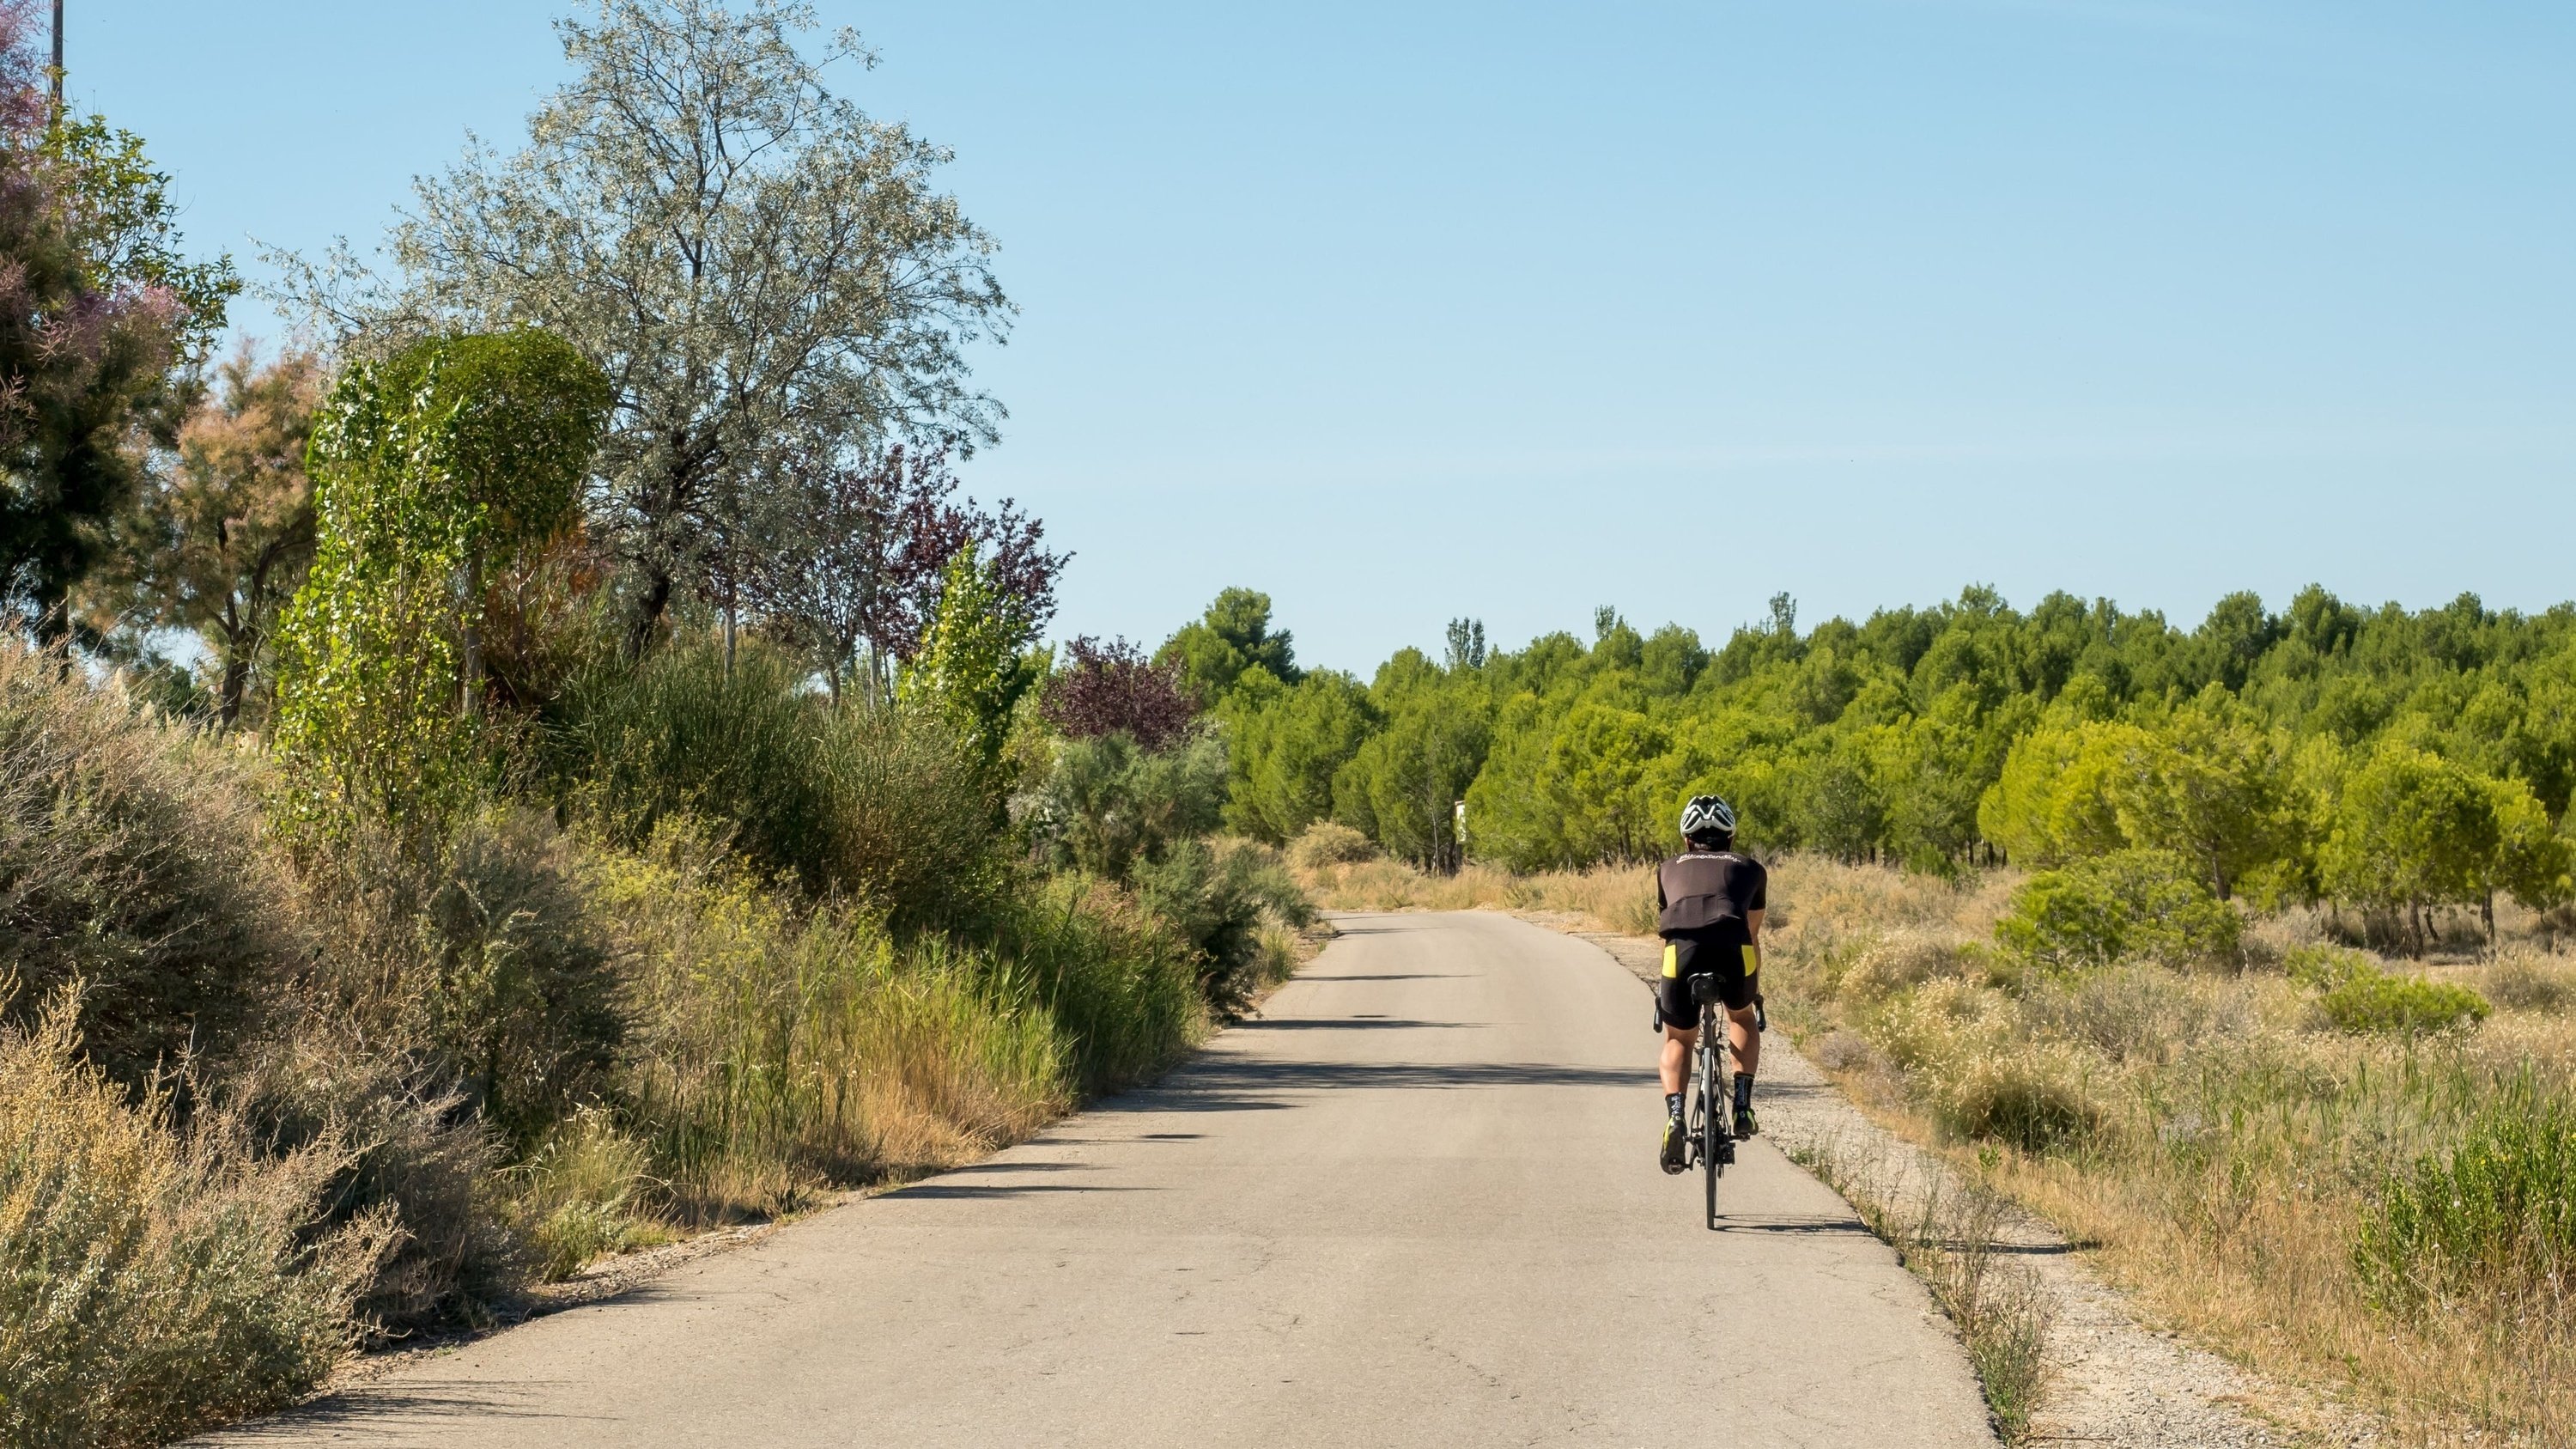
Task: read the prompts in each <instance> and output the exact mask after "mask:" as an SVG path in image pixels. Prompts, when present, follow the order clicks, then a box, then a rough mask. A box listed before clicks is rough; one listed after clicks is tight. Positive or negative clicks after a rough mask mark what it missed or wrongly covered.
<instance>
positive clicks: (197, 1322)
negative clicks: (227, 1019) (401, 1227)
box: [0, 993, 393, 1449]
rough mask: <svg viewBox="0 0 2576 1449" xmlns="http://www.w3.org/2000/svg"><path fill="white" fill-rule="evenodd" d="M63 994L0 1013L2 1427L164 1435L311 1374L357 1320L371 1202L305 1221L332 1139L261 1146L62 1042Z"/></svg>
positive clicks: (313, 1378)
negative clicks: (358, 1213)
mask: <svg viewBox="0 0 2576 1449" xmlns="http://www.w3.org/2000/svg"><path fill="white" fill-rule="evenodd" d="M73 1008H74V998H73V997H72V996H71V995H70V994H69V993H64V994H62V995H59V996H57V997H56V998H55V1001H54V1004H53V1005H52V1006H50V1007H49V1008H47V1009H46V1010H45V1011H44V1012H43V1013H42V1015H41V1016H40V1017H39V1018H38V1019H37V1021H36V1022H35V1024H34V1025H33V1026H31V1027H28V1028H24V1029H21V1028H0V1142H5V1143H6V1144H8V1150H7V1151H6V1152H5V1153H0V1441H5V1442H6V1443H9V1444H12V1445H23V1446H30V1449H33V1446H54V1445H62V1446H72V1445H81V1446H90V1445H108V1446H116V1445H146V1444H159V1443H164V1442H167V1441H169V1440H171V1439H176V1438H180V1437H183V1436H184V1435H186V1434H188V1433H189V1432H191V1431H193V1430H196V1429H199V1428H204V1427H207V1426H209V1425H212V1424H216V1423H220V1422H222V1421H223V1420H225V1419H228V1418H232V1417H235V1416H238V1415H240V1414H244V1413H250V1412H255V1411H257V1410H259V1409H263V1408H266V1407H269V1406H271V1405H274V1404H276V1403H278V1402H280V1401H282V1400H285V1399H288V1398H292V1397H293V1396H295V1395H297V1394H300V1393H303V1392H305V1391H307V1390H309V1389H311V1388H312V1387H313V1386H314V1385H316V1384H318V1383H319V1382H321V1380H322V1377H323V1376H324V1375H325V1374H326V1373H328V1372H329V1371H330V1369H331V1367H332V1366H333V1365H334V1364H336V1363H338V1362H339V1359H340V1356H341V1355H342V1354H343V1353H345V1352H346V1351H347V1350H348V1348H349V1347H350V1345H351V1343H352V1342H353V1341H354V1339H355V1338H356V1336H357V1333H358V1325H357V1323H356V1322H355V1320H354V1317H353V1314H352V1312H351V1310H352V1308H353V1307H354V1306H355V1303H356V1300H357V1299H358V1297H359V1295H360V1294H361V1293H362V1292H363V1291H364V1289H365V1286H366V1284H367V1282H368V1280H369V1279H370V1277H371V1276H372V1274H373V1272H374V1270H375V1266H376V1263H377V1261H378V1260H379V1259H380V1258H381V1257H382V1256H383V1253H384V1250H385V1249H386V1248H387V1247H388V1246H389V1240H390V1238H391V1235H392V1232H393V1229H392V1225H391V1224H390V1223H389V1222H387V1221H385V1220H384V1219H383V1218H381V1217H378V1218H374V1219H370V1220H366V1221H362V1222H359V1223H356V1224H353V1225H351V1226H349V1227H347V1228H344V1229H342V1230H340V1231H338V1232H335V1233H331V1234H328V1235H324V1236H322V1237H321V1238H320V1239H319V1240H318V1241H314V1240H313V1239H312V1238H311V1237H310V1236H308V1232H307V1228H308V1225H309V1224H310V1223H311V1222H312V1221H313V1220H314V1217H315V1214H316V1211H317V1199H318V1198H319V1197H320V1196H321V1195H322V1193H323V1192H324V1190H325V1189H326V1187H327V1186H328V1185H329V1183H330V1182H331V1180H332V1178H333V1177H334V1176H335V1175H337V1173H338V1172H339V1171H340V1169H341V1168H342V1166H343V1165H344V1164H345V1162H346V1160H347V1156H348V1154H347V1152H346V1150H345V1148H344V1147H343V1146H342V1144H340V1143H338V1142H334V1141H324V1142H320V1143H317V1144H315V1145H313V1146H311V1147H308V1148H306V1149H305V1150H303V1151H301V1152H296V1153H290V1154H287V1155H284V1156H270V1157H265V1158H263V1157H261V1156H259V1155H258V1154H256V1153H255V1152H254V1151H253V1150H252V1143H251V1141H250V1134H249V1133H248V1132H247V1131H246V1130H245V1126H244V1124H243V1123H242V1121H241V1120H240V1119H239V1118H237V1117H233V1116H230V1115H227V1114H225V1113H223V1112H221V1111H219V1110H214V1109H201V1110H199V1111H198V1112H197V1113H196V1114H195V1116H194V1118H193V1120H191V1121H189V1122H188V1123H186V1124H185V1125H184V1126H181V1125H178V1124H174V1123H173V1121H172V1120H171V1102H170V1098H169V1097H167V1096H166V1095H162V1094H159V1093H154V1094H151V1095H149V1096H147V1097H146V1098H145V1099H144V1100H143V1102H142V1103H141V1104H140V1105H139V1106H137V1105H131V1104H130V1103H129V1101H128V1098H127V1095H126V1093H125V1092H124V1091H123V1090H122V1089H121V1088H119V1087H117V1086H116V1085H114V1084H112V1083H110V1082H109V1081H108V1080H107V1079H106V1078H105V1077H103V1076H102V1075H101V1074H100V1072H99V1071H98V1070H97V1069H96V1068H94V1067H90V1066H87V1065H85V1064H83V1063H81V1062H80V1061H79V1060H78V1059H77V1058H76V1056H75V1046H76V1037H75V1036H74V1034H73V1027H72V1023H73V1020H74V1018H75V1012H74V1009H73Z"/></svg>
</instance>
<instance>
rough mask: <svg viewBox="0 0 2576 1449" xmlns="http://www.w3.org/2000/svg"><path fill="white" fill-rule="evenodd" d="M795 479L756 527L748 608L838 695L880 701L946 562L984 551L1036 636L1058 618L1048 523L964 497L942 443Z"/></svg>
mask: <svg viewBox="0 0 2576 1449" xmlns="http://www.w3.org/2000/svg"><path fill="white" fill-rule="evenodd" d="M785 466H786V468H787V473H788V476H787V478H786V479H785V481H784V482H783V484H782V485H781V486H779V487H777V488H775V489H774V490H772V491H771V492H769V493H768V495H767V502H766V506H765V508H764V510H763V512H762V514H761V516H760V518H759V520H758V530H759V531H758V534H757V541H756V545H755V547H754V550H753V553H754V556H755V558H756V559H757V560H758V563H757V566H756V571H755V573H754V576H753V578H752V579H751V585H752V588H751V594H752V599H753V602H754V603H755V604H756V606H757V607H758V608H759V610H760V612H761V613H762V614H763V615H764V616H765V617H766V619H767V620H768V622H769V624H770V626H771V627H772V628H773V629H774V630H776V631H777V632H778V633H779V634H781V635H783V636H785V637H786V638H787V639H788V640H789V641H791V642H792V643H794V644H796V645H797V646H799V647H800V648H801V649H803V650H804V652H805V654H806V657H807V658H808V659H810V660H811V661H812V662H813V664H814V667H815V668H816V669H817V670H818V671H820V672H821V674H822V676H823V680H824V683H825V684H826V685H827V686H829V688H830V689H831V692H832V697H833V698H834V699H835V700H837V699H839V698H841V697H842V694H843V692H844V690H845V689H846V688H847V686H848V684H849V682H850V681H852V680H853V679H855V680H856V681H858V683H859V684H860V686H861V688H862V690H863V692H864V693H865V695H866V697H867V698H868V699H869V700H870V701H871V702H874V701H877V700H881V699H882V698H884V695H885V691H886V689H887V688H888V687H889V686H890V685H891V684H892V683H893V678H894V668H895V666H896V665H898V664H900V663H904V662H908V661H910V660H911V659H912V658H913V656H914V655H915V654H916V653H917V652H918V650H919V649H920V646H921V642H922V637H923V632H924V630H925V629H926V628H927V627H928V626H929V624H930V621H931V620H932V619H933V618H934V617H935V616H936V615H937V613H938V609H939V598H940V589H941V586H942V583H943V581H944V580H945V579H946V578H947V577H948V565H949V563H950V562H951V561H952V560H954V559H955V558H956V557H957V554H958V551H959V550H961V549H974V550H977V551H978V552H979V553H980V554H981V555H982V556H983V557H984V558H985V559H986V563H987V572H988V573H989V575H990V577H991V580H992V583H993V586H994V587H995V588H997V589H999V590H1000V591H1001V592H1002V593H1003V594H1004V595H1006V596H1007V597H1008V598H1009V599H1010V601H1011V608H1012V609H1013V610H1014V611H1015V612H1016V614H1017V615H1018V616H1019V617H1021V618H1023V619H1025V620H1027V621H1028V623H1029V626H1030V628H1031V629H1032V630H1035V629H1042V628H1044V627H1045V626H1046V622H1047V620H1049V619H1050V618H1052V617H1054V613H1055V581H1056V578H1057V576H1058V575H1059V574H1061V573H1062V572H1063V571H1064V566H1065V564H1066V562H1067V561H1068V560H1069V559H1070V558H1071V557H1072V555H1070V554H1062V553H1050V552H1048V551H1047V549H1046V547H1045V538H1046V528H1045V525H1043V524H1041V523H1040V522H1039V521H1038V520H1036V519H1033V518H1030V517H1028V516H1027V515H1026V514H1024V513H1022V512H1020V511H1019V509H1017V508H1016V507H1014V506H1013V505H1012V503H1011V500H1009V499H1007V498H1005V499H1003V500H1002V502H1001V505H1000V506H999V507H997V508H992V509H985V508H982V507H979V506H978V505H977V504H976V502H975V500H974V499H972V498H967V499H964V500H962V501H961V500H960V499H959V498H958V497H957V486H958V485H957V479H956V476H955V475H954V474H953V473H951V472H950V471H949V468H948V451H947V449H945V448H927V449H923V448H907V447H905V446H904V445H902V444H900V443H898V444H896V445H894V446H893V447H890V448H887V449H885V450H884V451H883V452H881V453H879V454H878V455H876V456H875V457H874V458H873V459H868V460H866V461H862V462H853V461H850V460H849V459H848V458H847V457H846V456H831V457H822V458H812V459H789V460H786V461H785Z"/></svg>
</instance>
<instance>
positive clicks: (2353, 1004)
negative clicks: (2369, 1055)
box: [2317, 971, 2491, 1034]
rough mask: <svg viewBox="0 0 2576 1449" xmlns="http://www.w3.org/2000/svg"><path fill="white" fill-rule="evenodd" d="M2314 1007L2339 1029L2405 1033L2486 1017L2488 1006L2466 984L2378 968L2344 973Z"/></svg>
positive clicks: (2318, 999)
mask: <svg viewBox="0 0 2576 1449" xmlns="http://www.w3.org/2000/svg"><path fill="white" fill-rule="evenodd" d="M2317 1007H2318V1009H2319V1010H2320V1011H2322V1012H2324V1014H2325V1018H2326V1020H2328V1021H2330V1022H2332V1023H2334V1025H2335V1027H2336V1029H2337V1030H2340V1031H2348V1032H2356V1033H2359V1032H2402V1033H2407V1034H2415V1033H2421V1032H2430V1031H2442V1030H2446V1029H2448V1028H2450V1027H2454V1026H2457V1025H2459V1024H2460V1023H2462V1022H2479V1021H2484V1020H2486V1019H2487V1014H2488V1012H2489V1011H2490V1010H2491V1008H2490V1007H2488V1005H2487V1001H2486V998H2485V997H2483V996H2480V995H2478V994H2477V993H2476V992H2474V991H2471V990H2470V989H2469V988H2467V987H2465V986H2461V985H2458V984H2456V983H2453V982H2449V981H2427V980H2425V979H2424V978H2422V977H2420V976H2392V975H2388V974H2386V973H2383V972H2378V971H2371V972H2367V973H2357V974H2354V975H2351V976H2348V977H2345V978H2344V979H2343V981H2342V982H2340V983H2339V984H2337V985H2336V986H2335V987H2334V988H2333V989H2332V990H2330V991H2328V992H2326V994H2325V995H2323V996H2320V997H2318V998H2317Z"/></svg>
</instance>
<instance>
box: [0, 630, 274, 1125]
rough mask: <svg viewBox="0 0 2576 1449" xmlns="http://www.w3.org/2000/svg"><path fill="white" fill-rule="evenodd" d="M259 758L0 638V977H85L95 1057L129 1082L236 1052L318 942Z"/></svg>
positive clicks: (53, 987)
mask: <svg viewBox="0 0 2576 1449" xmlns="http://www.w3.org/2000/svg"><path fill="white" fill-rule="evenodd" d="M254 784H255V782H254V780H253V778H252V771H251V765H250V762H249V759H248V757H246V756H244V755H242V754H241V753H240V752H238V751H234V750H230V749H227V748H224V747H223V746H221V745H219V744H217V743H216V742H214V741H213V740H211V739H210V738H207V737H204V736H201V735H200V734H198V733H197V732H196V731H194V730H191V729H187V728H184V727H179V726H172V725H165V724H159V723H156V722H155V721H154V720H152V719H151V718H149V717H147V716H146V715H145V714H143V713H141V712H140V711H139V710H138V709H137V707H136V706H135V705H134V704H133V703H132V702H130V701H129V700H128V699H127V698H126V697H125V695H124V694H123V692H122V690H121V689H120V688H118V687H117V686H116V685H115V684H113V683H111V684H110V685H109V686H107V687H104V688H93V687H92V686H91V685H90V684H89V683H88V682H87V680H86V679H85V678H84V677H83V676H82V675H81V674H80V673H79V671H78V670H77V669H75V668H72V667H70V666H68V665H67V664H66V662H65V661H64V660H63V659H62V658H61V656H59V655H56V654H50V653H44V652H40V651H36V650H31V649H29V648H27V647H26V646H25V645H22V644H19V643H16V642H14V641H7V640H0V967H5V968H6V969H8V970H11V971H13V972H15V973H16V975H17V977H18V980H19V982H20V983H21V984H22V985H23V987H24V988H25V990H24V992H22V994H21V995H20V997H19V999H18V1002H17V1006H16V1008H15V1010H16V1011H17V1013H18V1014H17V1016H16V1017H15V1019H16V1020H17V1021H19V1022H20V1023H21V1024H24V1023H26V1022H28V1021H30V1020H31V1019H32V1018H31V1017H29V1016H28V1015H27V1013H28V1012H30V1011H32V1010H34V1009H35V1005H36V1003H39V1002H43V1001H50V1000H52V999H53V998H54V994H55V993H57V992H58V991H60V990H61V989H62V988H63V987H65V986H66V985H68V984H70V983H71V982H73V981H75V980H77V981H79V982H80V983H81V984H82V990H81V994H80V1001H81V1022H80V1030H81V1038H82V1042H83V1052H84V1054H85V1055H86V1056H87V1057H88V1058H89V1059H90V1060H91V1061H93V1062H96V1063H97V1064H99V1065H100V1066H101V1067H103V1068H105V1069H106V1070H107V1071H108V1072H109V1073H111V1074H112V1075H114V1076H115V1077H116V1078H117V1079H118V1080H119V1081H122V1082H125V1083H127V1084H129V1085H132V1084H136V1083H139V1082H141V1081H142V1080H143V1079H144V1078H145V1077H146V1076H147V1075H148V1074H149V1073H150V1072H151V1071H152V1070H153V1069H154V1068H155V1067H156V1065H162V1064H168V1063H174V1062H176V1061H177V1059H178V1058H179V1057H180V1056H181V1055H182V1054H183V1053H186V1052H188V1051H190V1050H192V1049H193V1050H194V1051H196V1052H198V1053H200V1054H205V1053H220V1052H222V1051H224V1050H226V1049H228V1048H229V1047H230V1046H231V1045H232V1044H233V1043H234V1042H235V1041H236V1040H238V1039H239V1037H240V1036H241V1035H242V1034H243V1033H244V1032H245V1031H247V1030H249V1029H251V1028H252V1027H253V1026H254V1024H255V1022H256V1019H257V1017H258V1014H259V1007H260V1003H261V1001H262V999H263V993H264V992H265V991H266V990H267V988H268V987H269V986H270V985H271V984H272V983H274V982H276V981H278V980H281V979H283V978H284V977H285V976H286V975H287V974H288V972H289V971H290V970H291V969H292V967H293V965H294V963H295V962H296V961H297V960H298V959H299V958H300V957H301V956H302V954H303V952H304V950H305V947H306V942H305V941H304V940H303V939H302V937H301V936H300V935H299V934H298V933H297V931H296V930H295V928H294V918H293V916H292V914H291V912H290V911H288V910H287V909H285V906H286V902H287V901H288V900H289V898H290V896H291V894H292V892H291V889H290V887H289V883H288V879H287V877H286V875H285V873H284V870H283V868H282V867H281V865H280V864H279V862H278V861H277V860H276V859H275V858H274V857H273V856H272V854H271V853H270V852H269V850H268V849H267V847H266V846H265V844H264V842H263V838H262V832H261V826H260V821H259V815H258V808H257V805H258V797H257V792H256V790H255V788H254Z"/></svg>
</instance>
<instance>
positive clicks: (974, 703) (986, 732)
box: [901, 547, 1044, 786]
mask: <svg viewBox="0 0 2576 1449" xmlns="http://www.w3.org/2000/svg"><path fill="white" fill-rule="evenodd" d="M1034 632H1035V621H1034V620H1032V619H1030V618H1029V617H1028V615H1027V613H1026V601H1024V600H1022V599H1021V598H1020V597H1019V596H1017V595H1015V594H1013V593H1012V592H1011V591H1009V590H1008V589H1005V588H1003V587H1001V585H1000V583H999V581H998V580H997V579H996V578H995V577H994V573H993V568H992V566H991V565H989V564H986V563H981V562H978V561H977V559H976V556H975V550H974V549H973V548H971V547H970V548H965V549H961V550H959V551H958V554H957V557H955V558H954V559H951V560H950V561H949V564H948V573H947V577H946V579H945V580H944V581H943V582H942V584H941V586H940V590H939V613H938V616H937V617H935V618H934V619H932V620H931V622H930V627H929V628H928V630H926V631H925V632H924V634H923V637H922V641H921V652H920V653H919V654H918V655H916V656H915V657H914V659H913V661H912V664H911V667H910V668H909V669H907V670H906V671H905V672H904V677H903V682H902V686H901V695H902V698H903V699H904V701H905V702H906V703H907V704H910V705H913V706H915V707H917V708H921V709H926V710H929V711H932V712H934V713H936V714H938V715H939V716H941V717H942V718H944V719H946V720H947V721H948V724H949V727H950V729H952V730H953V731H954V732H955V733H956V735H957V737H958V739H959V740H960V741H961V742H963V744H964V745H965V748H966V750H967V752H968V754H969V755H970V756H972V757H973V758H974V759H975V760H976V761H977V762H978V764H979V766H980V767H981V769H982V770H983V772H984V774H985V776H986V778H987V779H988V780H989V781H991V782H992V783H993V784H994V785H996V786H998V784H999V769H1000V765H1001V759H1002V748H1003V746H1004V745H1005V744H1007V743H1008V742H1009V740H1010V734H1011V712H1012V711H1013V710H1014V709H1016V708H1018V707H1019V702H1020V699H1021V697H1022V696H1023V695H1025V694H1027V693H1028V692H1029V690H1030V688H1031V687H1032V686H1034V685H1035V684H1036V683H1037V682H1038V680H1039V679H1040V678H1041V677H1042V675H1043V672H1044V671H1043V670H1042V669H1041V668H1040V667H1039V666H1038V665H1037V664H1036V663H1035V662H1034V661H1033V660H1031V659H1030V658H1029V657H1028V656H1027V654H1026V652H1025V651H1026V649H1027V647H1028V644H1029V638H1030V636H1031V635H1032V634H1033V633H1034Z"/></svg>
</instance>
